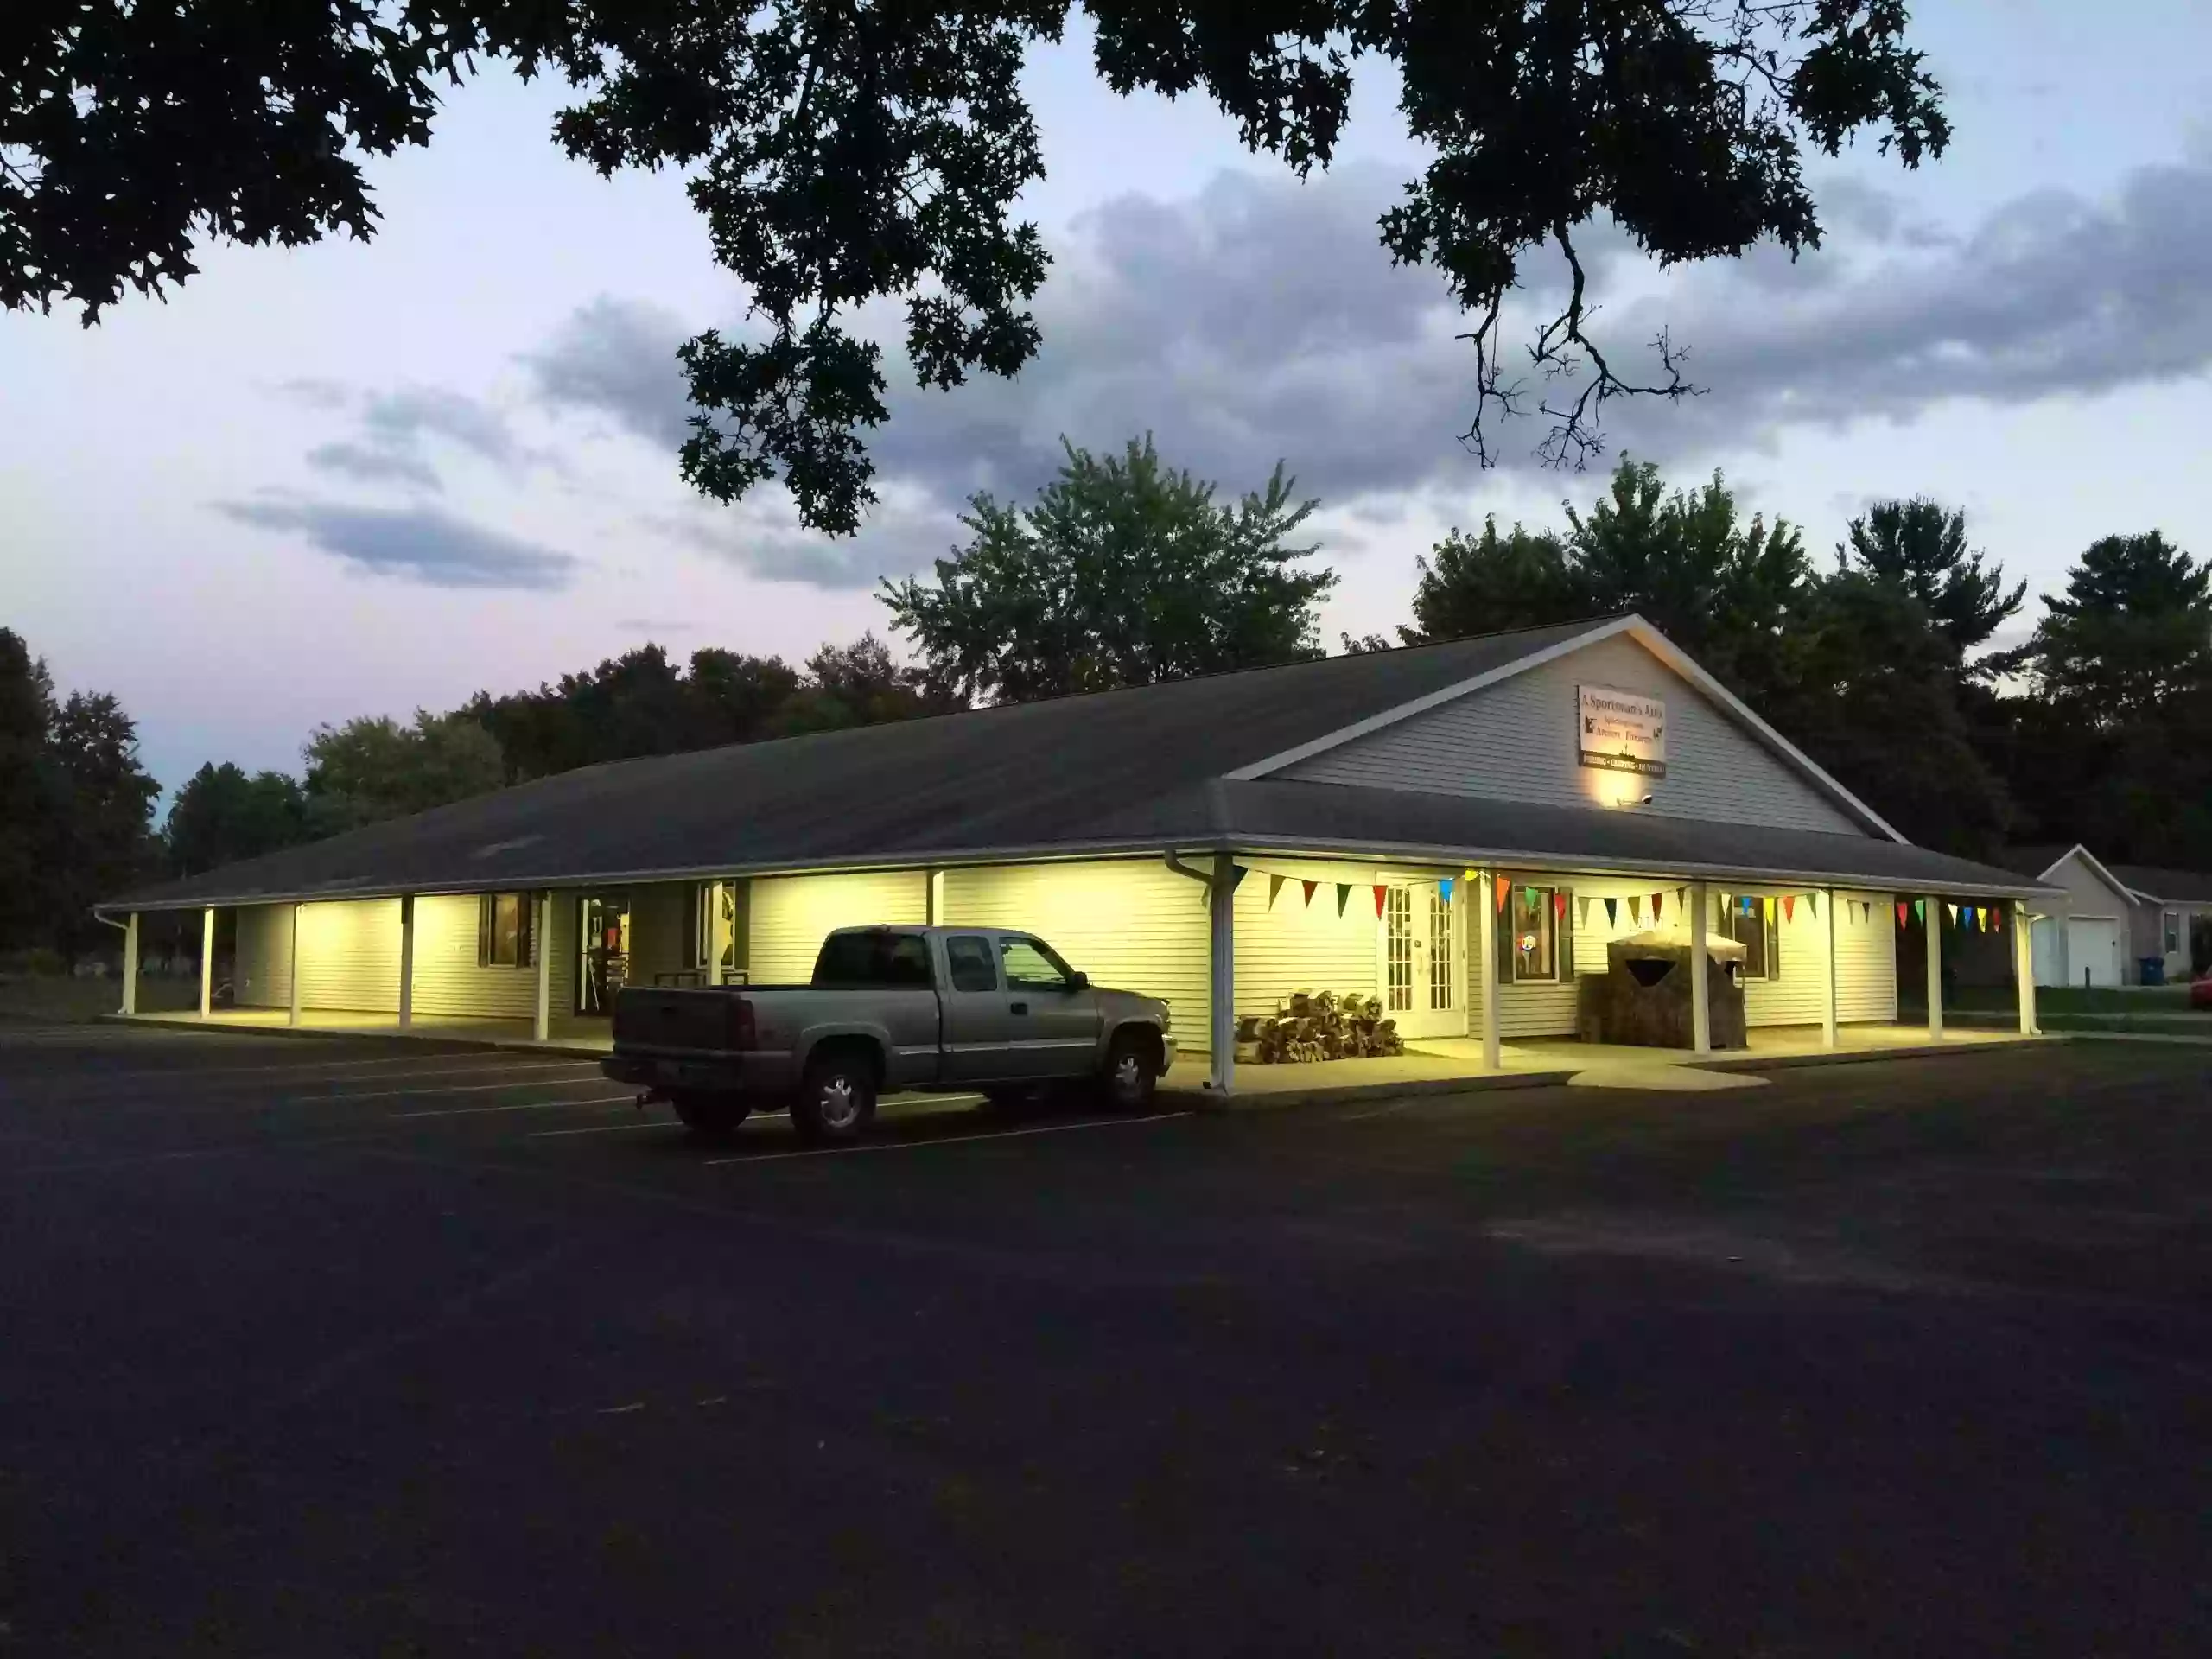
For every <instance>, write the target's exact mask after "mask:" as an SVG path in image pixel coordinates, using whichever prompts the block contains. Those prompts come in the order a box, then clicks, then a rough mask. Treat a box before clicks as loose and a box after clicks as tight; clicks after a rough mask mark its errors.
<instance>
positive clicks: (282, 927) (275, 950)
mask: <svg viewBox="0 0 2212 1659" xmlns="http://www.w3.org/2000/svg"><path fill="white" fill-rule="evenodd" d="M231 988H232V1002H233V1003H235V1004H236V1006H238V1007H241V1008H288V1007H291V1005H292V906H289V905H241V906H239V907H238V933H237V953H236V955H235V956H233V957H232V961H231Z"/></svg>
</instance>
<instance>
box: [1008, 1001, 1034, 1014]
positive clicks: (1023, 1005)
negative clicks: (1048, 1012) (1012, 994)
mask: <svg viewBox="0 0 2212 1659" xmlns="http://www.w3.org/2000/svg"><path fill="white" fill-rule="evenodd" d="M1006 1011H1007V1013H1008V1014H1027V1013H1028V1012H1029V1005H1028V1004H1027V1002H1009V1003H1007V1005H1006Z"/></svg>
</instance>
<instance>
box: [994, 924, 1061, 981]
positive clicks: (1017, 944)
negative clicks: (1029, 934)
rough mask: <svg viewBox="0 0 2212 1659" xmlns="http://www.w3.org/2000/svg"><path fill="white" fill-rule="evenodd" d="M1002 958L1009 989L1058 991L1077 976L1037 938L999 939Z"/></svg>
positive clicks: (1000, 958) (1000, 959)
mask: <svg viewBox="0 0 2212 1659" xmlns="http://www.w3.org/2000/svg"><path fill="white" fill-rule="evenodd" d="M999 961H1000V962H1001V964H1003V965H1004V967H1005V969H1006V988H1007V989H1008V990H1009V991H1058V990H1065V989H1066V988H1067V982H1068V981H1069V980H1071V979H1072V978H1074V977H1075V975H1074V972H1073V970H1072V969H1070V968H1069V967H1068V965H1067V963H1065V962H1062V961H1061V960H1060V959H1059V958H1058V957H1056V956H1054V955H1053V954H1052V952H1051V951H1050V950H1046V948H1045V946H1044V945H1043V944H1039V942H1038V941H1037V940H1035V939H1024V938H1011V937H1009V938H1003V939H1001V940H1000V941H999Z"/></svg>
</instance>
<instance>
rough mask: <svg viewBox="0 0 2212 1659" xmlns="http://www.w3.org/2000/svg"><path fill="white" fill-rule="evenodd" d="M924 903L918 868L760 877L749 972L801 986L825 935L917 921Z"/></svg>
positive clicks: (758, 979)
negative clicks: (852, 929) (877, 925)
mask: <svg viewBox="0 0 2212 1659" xmlns="http://www.w3.org/2000/svg"><path fill="white" fill-rule="evenodd" d="M928 906H929V894H928V889H927V883H926V880H925V877H924V875H923V874H922V872H921V871H919V870H887V871H872V872H869V873H867V874H853V875H776V876H764V877H761V878H760V879H759V880H755V881H754V882H753V897H752V918H751V919H752V926H751V930H750V937H749V938H747V942H746V947H747V948H746V972H747V976H748V977H749V978H750V979H751V981H752V982H753V984H755V985H803V984H804V983H805V982H807V980H809V979H810V978H811V977H812V976H813V974H814V958H815V957H816V956H817V954H818V953H819V952H820V950H821V949H822V939H823V935H824V934H826V933H829V932H831V931H834V930H836V929H837V928H841V927H865V926H867V925H869V924H871V923H874V922H887V923H890V924H892V925H912V924H916V923H918V922H920V921H921V920H922V919H923V918H924V917H925V915H926V913H927V911H928ZM633 943H634V941H633Z"/></svg>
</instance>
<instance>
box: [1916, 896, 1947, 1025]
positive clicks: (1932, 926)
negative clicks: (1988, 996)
mask: <svg viewBox="0 0 2212 1659" xmlns="http://www.w3.org/2000/svg"><path fill="white" fill-rule="evenodd" d="M1920 902H1921V903H1922V904H1923V905H1924V906H1927V909H1928V926H1927V929H1926V931H1927V934H1928V1040H1929V1042H1931V1043H1940V1042H1942V1040H1943V901H1942V899H1941V898H1939V897H1938V896H1937V895H1936V894H1935V893H1927V894H1925V895H1923V897H1922V899H1921V901H1920Z"/></svg>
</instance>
